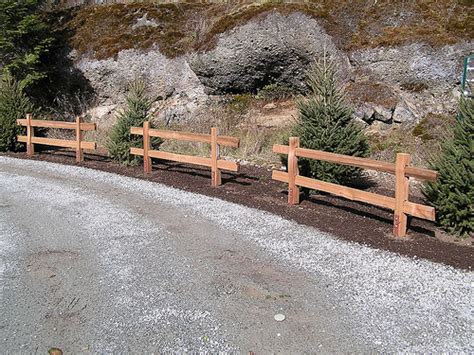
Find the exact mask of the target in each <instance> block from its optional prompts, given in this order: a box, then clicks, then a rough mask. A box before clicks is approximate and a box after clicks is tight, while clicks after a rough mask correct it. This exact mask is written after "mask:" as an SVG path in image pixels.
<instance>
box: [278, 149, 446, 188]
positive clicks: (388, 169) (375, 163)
mask: <svg viewBox="0 0 474 355" xmlns="http://www.w3.org/2000/svg"><path fill="white" fill-rule="evenodd" d="M289 151H290V147H289V146H287V145H281V144H275V145H274V146H273V152H275V153H277V154H288V152H289ZM296 156H297V157H299V158H308V159H315V160H323V161H327V162H329V163H336V164H343V165H349V166H355V167H358V168H365V169H370V170H376V171H381V172H384V173H390V174H395V164H393V163H388V162H384V161H379V160H373V159H366V158H360V157H353V156H349V155H342V154H336V153H330V152H324V151H320V150H311V149H305V148H297V149H296ZM405 173H406V175H407V176H409V177H412V178H415V179H419V180H427V181H436V179H437V177H438V172H437V171H434V170H429V169H423V168H416V167H413V166H407V167H406V169H405Z"/></svg>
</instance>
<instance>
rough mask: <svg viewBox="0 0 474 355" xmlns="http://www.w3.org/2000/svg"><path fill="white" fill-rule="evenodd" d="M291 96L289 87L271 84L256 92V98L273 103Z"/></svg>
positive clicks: (291, 92) (291, 91)
mask: <svg viewBox="0 0 474 355" xmlns="http://www.w3.org/2000/svg"><path fill="white" fill-rule="evenodd" d="M292 95H293V90H292V89H291V87H289V86H286V85H281V84H278V83H273V84H269V85H265V86H264V87H263V88H261V89H260V90H258V93H257V97H258V98H259V99H263V100H269V101H275V100H284V99H288V98H290V97H291V96H292Z"/></svg>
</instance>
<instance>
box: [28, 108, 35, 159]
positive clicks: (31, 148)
mask: <svg viewBox="0 0 474 355" xmlns="http://www.w3.org/2000/svg"><path fill="white" fill-rule="evenodd" d="M31 119H32V114H31V113H27V114H26V155H28V156H29V157H31V156H32V155H33V154H35V146H34V145H33V143H31V137H33V136H34V135H35V131H34V128H33V127H32V126H31Z"/></svg>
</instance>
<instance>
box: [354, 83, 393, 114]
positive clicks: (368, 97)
mask: <svg viewBox="0 0 474 355" xmlns="http://www.w3.org/2000/svg"><path fill="white" fill-rule="evenodd" d="M346 90H347V91H346V93H347V96H348V98H349V99H350V101H351V102H353V103H357V104H363V103H366V102H370V103H373V104H376V105H380V106H383V107H387V108H393V107H395V105H396V104H397V103H398V101H399V100H398V97H397V96H396V95H395V94H394V93H393V91H392V89H390V87H388V86H387V85H385V84H382V83H377V82H374V81H360V82H357V83H350V84H349V85H348V86H347V89H346Z"/></svg>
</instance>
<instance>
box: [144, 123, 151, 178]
mask: <svg viewBox="0 0 474 355" xmlns="http://www.w3.org/2000/svg"><path fill="white" fill-rule="evenodd" d="M149 131H150V121H145V122H143V170H144V171H145V173H151V158H150V155H149V150H150V148H151V144H150V133H149Z"/></svg>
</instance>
